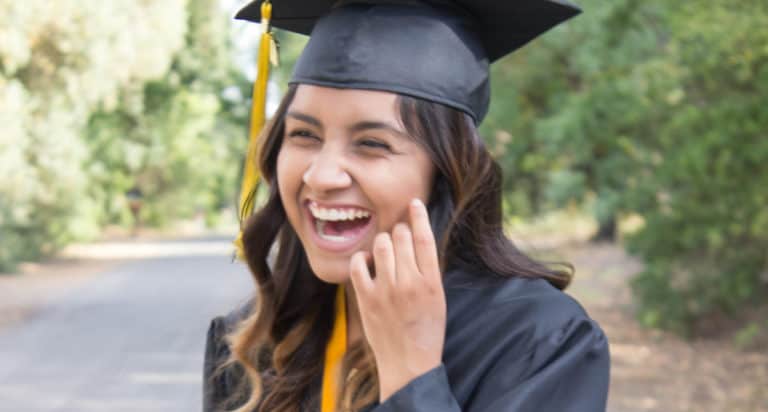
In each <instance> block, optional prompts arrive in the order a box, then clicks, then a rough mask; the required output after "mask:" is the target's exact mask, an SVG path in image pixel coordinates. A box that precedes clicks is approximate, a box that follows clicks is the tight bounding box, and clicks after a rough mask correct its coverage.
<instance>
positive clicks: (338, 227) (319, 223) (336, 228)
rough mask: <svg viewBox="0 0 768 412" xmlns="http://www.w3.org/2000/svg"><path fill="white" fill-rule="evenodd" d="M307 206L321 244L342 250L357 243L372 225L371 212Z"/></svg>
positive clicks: (331, 248) (328, 247) (330, 248)
mask: <svg viewBox="0 0 768 412" xmlns="http://www.w3.org/2000/svg"><path fill="white" fill-rule="evenodd" d="M312 207H313V206H308V207H307V215H308V217H309V219H310V222H311V226H312V229H313V230H312V232H313V233H314V235H315V240H316V242H317V243H318V245H319V246H321V247H322V248H324V249H329V250H332V251H342V250H346V249H348V248H351V247H352V246H355V245H357V244H358V243H359V242H360V241H361V240H362V239H364V238H365V235H366V234H367V233H368V230H369V229H370V227H371V226H372V225H371V223H372V217H371V216H372V215H371V213H370V212H367V211H362V210H353V209H345V210H341V209H333V210H318V209H316V208H315V209H313V210H310V209H312Z"/></svg>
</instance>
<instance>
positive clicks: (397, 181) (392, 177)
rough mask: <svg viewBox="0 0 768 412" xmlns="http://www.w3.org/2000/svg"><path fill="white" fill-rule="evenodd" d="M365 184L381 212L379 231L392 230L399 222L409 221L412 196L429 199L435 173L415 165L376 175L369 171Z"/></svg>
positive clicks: (423, 199)
mask: <svg viewBox="0 0 768 412" xmlns="http://www.w3.org/2000/svg"><path fill="white" fill-rule="evenodd" d="M366 183H367V187H368V189H369V193H371V194H370V197H371V199H372V200H373V202H374V204H375V207H376V209H377V211H378V214H379V220H378V222H377V228H378V231H380V232H383V231H387V232H389V231H391V230H392V227H393V226H394V225H395V224H396V223H398V222H406V223H407V222H408V221H409V217H408V205H409V204H410V202H411V200H412V199H413V198H419V199H421V200H422V201H424V202H425V203H426V202H427V200H428V197H429V193H430V188H431V184H432V174H431V172H429V173H425V172H424V171H423V170H421V169H419V168H416V167H409V168H402V167H401V168H398V169H394V170H392V169H390V170H388V171H387V172H386V173H378V174H377V176H376V178H374V176H373V174H371V173H368V174H367V177H366Z"/></svg>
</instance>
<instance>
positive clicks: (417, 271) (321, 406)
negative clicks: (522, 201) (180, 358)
mask: <svg viewBox="0 0 768 412" xmlns="http://www.w3.org/2000/svg"><path fill="white" fill-rule="evenodd" d="M392 3H393V2H385V1H376V2H370V1H366V2H360V1H350V2H341V5H338V6H337V7H336V8H334V9H332V10H326V11H325V12H324V13H328V14H327V16H325V17H323V18H321V19H320V20H319V21H318V22H317V24H316V25H315V27H314V31H313V35H312V38H311V40H310V43H309V45H308V46H307V49H306V50H305V51H304V54H303V55H302V60H300V61H299V63H298V65H297V68H296V71H295V73H294V79H293V81H292V85H291V86H290V88H289V90H288V93H286V95H285V97H284V98H283V101H282V103H281V105H280V107H279V108H278V110H277V112H276V113H275V116H274V117H273V119H272V121H271V123H270V124H269V125H268V126H267V127H266V129H265V131H264V134H263V136H262V140H261V141H260V147H259V156H260V157H259V168H260V170H261V173H262V174H263V176H264V179H265V180H266V182H267V183H268V185H269V197H268V199H267V201H266V203H265V204H264V206H263V207H262V208H261V209H260V210H258V211H257V212H256V213H255V214H254V215H253V216H251V217H250V219H249V220H248V221H247V224H246V227H245V230H244V233H243V244H244V247H245V257H246V260H247V263H248V266H249V268H250V270H251V272H252V274H253V276H254V279H255V281H256V284H257V287H258V295H257V297H256V298H255V299H254V300H253V301H252V302H250V303H249V304H248V305H246V306H245V307H243V308H241V309H239V310H236V311H234V312H232V313H231V314H229V315H228V316H226V317H219V318H216V319H214V321H213V322H212V325H211V328H210V330H209V335H208V343H207V350H206V363H205V365H206V366H205V388H204V409H205V410H210V411H213V410H227V409H230V410H237V411H240V412H244V411H260V412H262V411H318V410H320V411H322V412H330V411H332V410H336V411H361V410H366V411H375V412H394V411H404V412H422V411H431V412H437V411H440V412H459V411H476V412H480V411H487V412H490V411H502V412H503V411H510V412H511V411H530V412H532V411H590V412H591V411H599V410H604V408H605V401H606V396H607V389H608V368H609V358H608V342H607V340H606V338H605V335H604V334H603V332H602V330H601V329H600V327H599V326H598V325H597V324H596V323H595V322H594V321H592V320H591V319H590V318H589V316H588V315H587V314H586V313H585V312H584V310H583V309H582V308H581V306H580V305H579V304H578V303H577V302H575V301H574V300H573V299H572V298H570V297H569V296H567V295H566V294H564V293H563V292H562V289H564V288H565V287H566V286H567V285H568V283H569V281H570V272H569V271H566V270H558V269H555V268H551V267H548V266H545V265H542V264H539V263H537V262H535V261H534V260H532V259H530V258H528V257H527V256H526V255H524V254H523V253H521V252H520V251H519V250H518V249H517V248H516V247H515V246H514V245H513V244H512V242H511V241H509V239H507V238H506V237H505V235H504V230H503V227H502V207H501V187H502V186H501V171H500V168H499V166H498V164H497V163H496V162H495V161H494V160H493V159H492V158H491V156H490V154H489V153H488V151H487V149H486V148H485V146H484V144H483V141H482V140H481V139H480V137H479V136H478V133H477V128H476V124H477V122H479V121H480V119H482V117H483V115H484V113H485V111H486V110H487V105H488V98H489V95H488V93H487V92H488V89H487V87H488V84H487V61H485V60H483V59H486V58H487V57H485V56H487V55H489V56H494V55H495V54H497V52H498V51H497V50H496V49H495V47H494V46H493V45H492V44H485V45H482V46H481V45H480V43H478V40H477V35H476V34H475V33H474V32H473V31H468V29H467V27H474V26H472V25H469V24H466V21H465V19H466V18H468V17H467V16H466V15H464V14H457V13H459V12H458V11H457V9H455V8H454V7H453V6H457V5H458V6H460V8H463V7H465V6H466V7H468V6H467V5H468V4H469V3H466V4H464V3H461V2H457V3H454V2H449V1H441V2H408V3H409V4H402V3H403V2H402V1H400V2H394V3H397V4H392ZM523 3H525V4H527V8H526V7H524V8H523V9H522V10H518V9H516V10H503V11H504V12H506V13H508V14H515V13H517V14H520V13H522V14H525V13H529V14H530V13H533V15H537V16H539V18H542V19H544V20H547V19H546V18H543V17H541V16H548V15H553V17H551V18H550V19H549V20H548V22H547V23H546V24H545V23H542V24H543V25H544V26H545V28H546V27H549V26H551V25H552V24H554V23H556V22H558V21H560V20H562V19H564V18H565V17H564V16H566V17H567V16H568V15H570V14H572V13H573V9H572V8H570V6H567V5H564V4H563V3H561V2H557V3H554V2H549V1H544V0H542V1H530V2H527V3H526V2H523ZM253 4H254V5H255V6H254V5H249V6H248V7H246V9H244V11H243V12H241V16H244V17H245V18H248V19H255V20H258V15H251V14H249V13H251V11H252V9H253V7H256V6H258V5H259V2H258V1H257V2H255V3H253ZM280 4H284V7H285V10H284V13H287V14H286V15H285V16H290V15H291V13H293V12H295V11H296V10H293V11H292V10H291V4H292V2H290V1H286V2H285V3H282V2H281V3H280ZM280 4H276V6H275V7H276V10H275V11H276V12H278V11H279V10H280V9H278V8H277V7H278V6H279V5H280ZM504 7H507V6H504ZM476 12H478V13H479V11H477V10H476ZM487 12H488V10H485V13H486V14H487ZM537 13H538V14H537ZM480 14H482V13H480ZM475 15H477V13H476V14H475ZM486 18H490V17H486ZM278 21H279V19H278ZM285 21H286V27H287V28H291V27H290V22H291V21H294V20H292V19H290V18H287V17H286V18H285ZM518 23H519V22H518ZM521 24H522V23H521ZM534 26H535V25H534ZM446 28H448V29H450V30H449V31H448V32H446V31H445V30H446ZM347 29H353V30H352V32H351V33H346V30H347ZM528 29H529V31H528V34H527V36H535V35H536V34H538V32H540V31H543V30H544V29H542V28H541V27H538V28H537V27H528ZM403 30H405V31H409V30H412V31H414V32H412V33H410V34H409V35H408V36H407V38H408V39H411V40H412V39H414V38H418V39H425V42H426V43H427V44H424V45H421V46H418V47H416V48H417V49H418V50H416V51H411V52H410V53H406V54H407V57H408V59H411V60H414V61H418V63H419V64H420V65H414V63H413V62H412V61H410V62H409V61H408V59H406V60H403V56H402V54H403V53H405V51H404V50H403V49H404V48H405V49H407V48H409V47H411V45H410V43H409V44H408V45H406V43H404V41H403V40H402V39H400V40H397V36H399V35H400V34H402V31H403ZM420 30H426V31H427V33H419V31H420ZM435 30H436V31H437V32H438V34H440V35H439V36H437V37H435V36H427V37H423V36H419V34H432V35H434V34H435V33H434V31H435ZM368 31H371V32H368ZM449 33H454V34H455V33H460V36H459V38H460V39H461V42H460V45H464V48H465V49H467V48H469V49H471V50H470V52H468V53H465V54H463V55H462V54H461V53H459V55H458V56H456V53H452V52H450V51H448V50H445V48H444V47H443V46H444V45H443V44H442V43H441V42H442V41H443V40H446V36H448V34H449ZM393 36H394V37H395V38H394V39H393V38H392V37H393ZM448 37H450V39H447V41H450V42H454V43H452V47H456V46H457V45H456V44H455V40H456V38H455V36H453V37H451V36H448ZM382 38H389V42H394V43H392V44H394V45H395V46H396V47H392V48H385V47H381V46H380V45H379V43H378V42H379V41H382ZM374 40H375V41H374ZM427 40H431V41H432V43H431V44H430V43H429V41H427ZM340 44H344V45H346V46H345V47H344V48H340V47H338V46H339V45H340ZM331 45H334V46H336V47H331ZM519 45H520V44H517V45H515V44H512V45H508V47H507V48H508V49H512V48H514V47H518V46H519ZM364 46H365V47H364ZM329 47H331V48H329ZM441 47H442V48H441ZM361 50H383V52H382V53H381V54H383V55H384V56H381V55H380V54H377V53H370V52H361ZM494 50H496V51H494ZM356 51H357V52H356ZM358 52H359V53H358ZM387 53H389V55H387ZM486 53H487V54H486ZM449 56H450V57H451V58H452V59H454V60H456V61H457V62H458V63H459V65H458V66H456V65H450V66H443V65H438V66H435V65H434V63H435V61H434V60H435V59H436V58H438V60H440V59H443V58H447V57H449ZM496 57H499V56H498V55H495V57H493V58H496ZM329 58H332V59H331V60H329ZM350 58H352V59H362V61H360V62H357V63H358V64H352V63H349V62H348V63H349V64H346V65H342V66H339V63H338V62H339V61H347V60H348V59H350ZM425 59H426V60H425ZM462 59H463V60H462ZM443 60H444V59H443ZM449 60H450V59H449ZM404 61H405V63H403V62H404ZM483 61H484V62H483ZM443 62H445V61H443ZM381 64H384V65H387V67H388V68H391V69H392V71H390V72H387V73H380V72H378V71H379V65H381ZM401 64H405V65H406V66H409V67H410V68H411V69H412V70H411V71H410V72H409V73H410V74H409V76H408V77H402V78H400V77H397V76H395V75H393V74H392V73H398V72H400V73H406V72H408V71H407V70H405V69H406V68H403V67H400V66H398V65H401ZM324 65H325V66H324ZM421 65H426V66H428V67H429V70H427V71H422V72H420V71H419V70H421V69H423V67H421ZM413 66H419V67H420V69H418V70H417V69H416V68H415V67H413ZM446 67H460V68H462V69H449V68H446ZM339 70H348V71H349V72H348V73H345V74H344V75H342V74H340V73H339ZM432 77H437V79H438V80H439V82H437V83H434V82H431V81H430V80H432ZM445 84H449V85H450V84H453V85H455V86H462V90H457V89H454V88H445V87H444V86H445ZM274 246H276V250H277V256H276V259H275V261H274V264H273V265H270V264H268V259H267V258H268V256H269V254H270V251H272V250H274V249H275V248H274Z"/></svg>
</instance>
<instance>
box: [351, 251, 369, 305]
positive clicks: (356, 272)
mask: <svg viewBox="0 0 768 412" xmlns="http://www.w3.org/2000/svg"><path fill="white" fill-rule="evenodd" d="M349 277H350V280H351V281H352V287H353V288H354V289H355V294H356V295H357V296H358V298H360V297H361V295H365V294H367V293H370V292H372V291H373V287H374V284H373V279H371V273H370V272H369V271H368V265H367V264H366V252H363V251H360V252H357V253H355V254H354V255H352V258H351V259H350V260H349Z"/></svg>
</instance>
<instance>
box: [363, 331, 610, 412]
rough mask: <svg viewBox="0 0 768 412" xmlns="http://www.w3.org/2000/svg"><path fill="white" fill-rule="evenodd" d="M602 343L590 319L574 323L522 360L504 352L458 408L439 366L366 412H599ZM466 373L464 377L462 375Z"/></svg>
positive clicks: (604, 381) (605, 368) (605, 365)
mask: <svg viewBox="0 0 768 412" xmlns="http://www.w3.org/2000/svg"><path fill="white" fill-rule="evenodd" d="M609 369H610V356H609V351H608V340H607V338H606V337H605V334H604V333H603V331H602V330H601V329H600V327H599V326H598V325H597V324H596V323H595V322H594V321H592V320H591V319H589V318H587V317H584V318H577V319H572V320H571V321H569V322H568V323H567V324H566V325H565V326H563V327H561V328H558V329H557V330H556V331H554V332H551V333H549V334H547V335H546V336H544V338H542V339H540V340H538V341H537V343H535V344H534V345H533V347H532V348H531V349H530V350H529V351H528V352H526V353H523V354H522V355H521V354H520V353H519V351H518V350H505V351H503V352H502V355H501V356H500V357H499V359H498V361H496V362H494V363H493V366H492V367H490V368H488V369H487V370H486V371H483V372H482V378H480V379H479V380H478V383H477V386H476V389H475V391H474V392H473V394H472V396H471V397H470V398H469V399H468V400H467V402H466V403H465V405H463V407H462V406H461V405H459V403H458V402H457V400H456V399H455V397H454V396H453V394H452V392H451V386H450V382H449V380H448V375H447V373H446V368H445V365H444V364H441V365H440V366H438V367H436V368H434V369H432V370H431V371H428V372H426V373H425V374H423V375H421V376H419V377H417V378H416V379H414V380H412V381H411V382H409V383H408V384H407V385H406V386H405V387H403V388H401V389H400V390H399V391H397V392H395V393H394V394H393V395H392V396H390V397H389V398H388V399H386V400H385V401H384V402H383V403H380V404H378V405H376V406H374V407H373V408H372V409H370V411H371V412H396V411H397V412H438V411H439V412H461V411H464V412H513V411H514V412H541V411H558V412H599V411H605V407H606V399H607V396H608V381H609ZM468 372H469V371H468Z"/></svg>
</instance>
